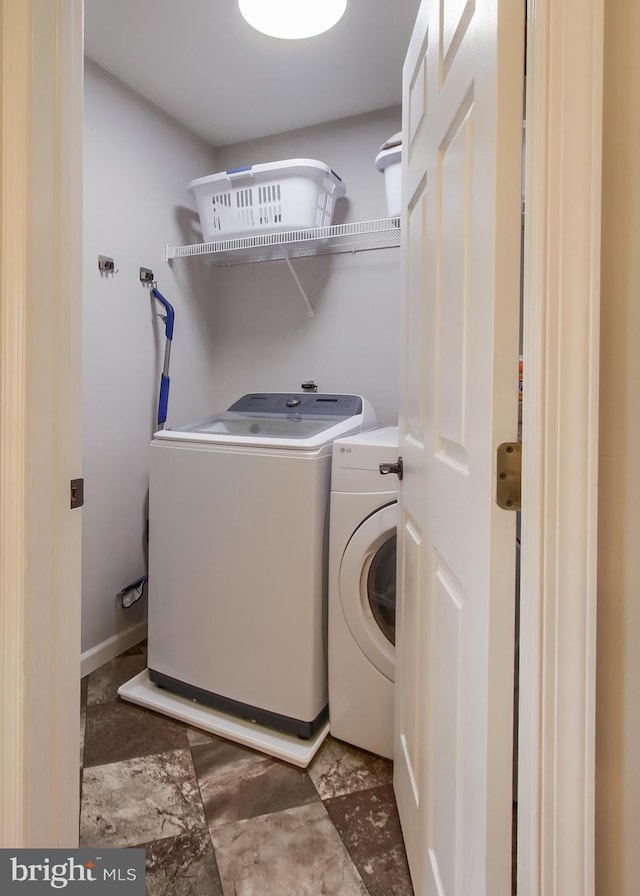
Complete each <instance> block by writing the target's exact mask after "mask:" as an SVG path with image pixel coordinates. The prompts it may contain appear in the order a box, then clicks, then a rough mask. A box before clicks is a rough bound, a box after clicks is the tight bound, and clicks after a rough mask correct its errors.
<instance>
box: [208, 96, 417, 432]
mask: <svg viewBox="0 0 640 896" xmlns="http://www.w3.org/2000/svg"><path fill="white" fill-rule="evenodd" d="M400 127H401V112H400V107H394V108H391V109H384V110H381V111H379V112H374V113H370V114H366V115H359V116H356V117H353V118H348V119H342V120H340V121H335V122H331V123H329V124H324V125H318V126H316V127H311V128H304V129H301V130H297V131H291V132H289V133H286V134H279V135H277V136H273V137H266V138H262V139H260V140H254V141H248V142H245V143H241V144H236V145H234V146H227V147H224V148H223V149H218V150H217V162H218V163H219V167H220V169H221V170H222V169H226V168H231V167H236V166H240V165H247V164H257V163H259V162H270V161H275V160H279V159H292V158H293V159H295V158H309V159H318V160H319V161H322V162H325V163H326V164H327V165H329V166H330V167H331V168H333V169H334V170H335V171H336V172H337V173H338V174H339V175H340V177H342V178H343V180H344V181H345V183H346V185H347V197H346V198H345V199H342V200H340V201H339V202H338V204H337V209H336V214H335V216H334V223H343V222H352V221H364V220H369V219H372V218H380V217H386V214H387V208H386V199H385V191H384V177H383V175H382V174H380V173H379V172H378V171H376V169H375V166H374V159H375V156H376V154H377V152H378V149H379V148H380V146H381V144H382V143H384V141H385V140H386V139H387V138H388V137H389V136H390V135H391V134H393V133H395V132H396V131H398V130H400ZM191 261H192V262H193V261H195V259H192V260H191ZM196 264H197V262H196ZM201 264H204V262H201ZM294 265H295V269H296V272H297V274H298V276H299V278H300V280H301V282H302V284H303V286H304V288H305V290H306V292H307V295H308V297H309V300H310V301H311V304H312V305H313V307H314V312H315V316H314V317H313V318H308V317H307V312H306V308H305V306H304V304H303V301H302V299H301V297H300V294H299V292H298V290H297V287H296V285H295V283H294V281H293V278H292V277H291V274H290V273H289V271H288V269H287V267H286V265H285V263H284V262H273V263H271V262H270V263H267V264H252V265H242V266H233V267H228V268H216V269H214V270H213V271H212V274H213V277H214V280H213V281H212V282H213V283H214V284H215V298H214V302H213V307H214V310H213V319H214V327H215V332H214V334H213V336H212V339H213V349H214V370H215V380H216V382H215V395H216V399H217V401H218V403H219V404H220V405H221V406H222V405H225V406H226V405H227V404H229V403H230V402H231V401H233V400H234V399H235V398H237V397H238V396H239V395H240V394H242V393H244V392H249V391H253V390H255V389H262V390H273V391H280V390H284V391H288V390H296V389H299V387H300V383H302V382H303V380H306V379H314V380H315V381H316V383H317V384H318V386H319V388H320V390H321V391H324V392H334V391H335V392H355V393H361V394H363V395H364V396H366V397H367V398H368V399H369V400H370V401H371V402H372V403H373V404H374V407H375V408H376V410H377V413H378V417H379V419H380V422H381V423H383V424H391V423H396V422H397V414H398V412H397V404H398V339H399V327H398V315H399V309H400V291H401V277H400V254H399V249H385V250H381V251H376V252H363V253H359V254H357V255H348V256H334V257H323V258H314V259H300V260H298V261H296V262H294Z"/></svg>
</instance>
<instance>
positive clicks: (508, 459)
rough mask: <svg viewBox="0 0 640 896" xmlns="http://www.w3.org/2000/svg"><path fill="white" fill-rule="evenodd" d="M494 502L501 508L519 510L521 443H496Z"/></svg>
mask: <svg viewBox="0 0 640 896" xmlns="http://www.w3.org/2000/svg"><path fill="white" fill-rule="evenodd" d="M497 468H498V478H497V486H496V503H497V505H498V507H501V508H502V509H503V510H520V499H521V495H522V443H521V442H503V443H502V445H498V463H497Z"/></svg>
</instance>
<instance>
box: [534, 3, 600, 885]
mask: <svg viewBox="0 0 640 896" xmlns="http://www.w3.org/2000/svg"><path fill="white" fill-rule="evenodd" d="M603 36H604V0H562V2H558V0H529V2H528V35H527V68H528V77H527V92H526V93H527V95H526V107H527V114H526V119H527V124H526V160H525V222H526V223H525V243H524V276H523V281H524V303H523V304H524V349H523V351H524V364H525V367H524V402H523V493H522V504H523V512H522V566H521V616H520V625H521V629H520V631H521V638H520V702H519V713H520V721H519V769H518V772H519V787H518V894H519V896H540V894H544V896H552V894H553V896H563V894H566V893H569V892H570V893H572V894H575V896H583V894H584V896H592V894H593V893H594V852H595V849H594V846H595V836H594V816H595V797H594V778H595V709H596V699H595V656H596V652H595V635H596V575H597V544H598V542H597V519H598V505H597V482H598V406H599V400H598V390H599V313H600V223H601V145H602V94H603Z"/></svg>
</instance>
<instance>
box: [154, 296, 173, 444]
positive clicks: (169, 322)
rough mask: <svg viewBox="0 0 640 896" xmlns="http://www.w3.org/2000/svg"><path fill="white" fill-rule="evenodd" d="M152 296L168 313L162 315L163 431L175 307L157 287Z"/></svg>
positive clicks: (160, 409) (160, 408) (160, 415)
mask: <svg viewBox="0 0 640 896" xmlns="http://www.w3.org/2000/svg"><path fill="white" fill-rule="evenodd" d="M151 295H152V296H153V297H154V299H157V301H158V302H160V304H161V305H162V306H163V308H164V309H165V311H166V312H167V313H166V315H161V317H162V320H163V321H164V332H165V337H166V339H165V344H164V364H163V365H162V376H161V378H160V399H159V401H158V427H159V428H160V429H163V428H164V424H165V422H166V419H167V405H168V403H169V359H170V358H171V340H172V339H173V321H174V319H175V312H174V310H173V306H172V305H170V304H169V302H168V301H167V300H166V299H165V297H164V296H163V295H162V293H161V292H159V291H158V289H156V287H155V286H153V287H152V288H151Z"/></svg>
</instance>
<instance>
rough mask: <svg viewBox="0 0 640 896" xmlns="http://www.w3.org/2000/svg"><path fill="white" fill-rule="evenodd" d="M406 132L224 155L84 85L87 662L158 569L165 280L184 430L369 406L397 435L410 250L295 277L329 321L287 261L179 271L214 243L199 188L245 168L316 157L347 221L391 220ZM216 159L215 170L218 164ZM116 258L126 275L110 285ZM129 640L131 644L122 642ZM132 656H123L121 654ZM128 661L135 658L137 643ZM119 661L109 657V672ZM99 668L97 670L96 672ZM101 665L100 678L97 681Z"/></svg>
mask: <svg viewBox="0 0 640 896" xmlns="http://www.w3.org/2000/svg"><path fill="white" fill-rule="evenodd" d="M400 126H401V114H400V109H399V107H397V108H392V109H386V110H382V111H380V112H376V113H371V114H368V115H362V116H357V117H355V118H351V119H345V120H342V121H337V122H333V123H330V124H328V125H322V126H317V127H313V128H306V129H303V130H299V131H294V132H291V133H288V134H281V135H278V136H275V137H269V138H264V139H261V140H257V141H252V142H248V143H243V144H240V145H237V146H229V147H225V148H224V149H219V150H217V151H216V152H215V154H214V150H213V149H212V148H211V147H209V146H208V145H207V144H206V143H204V142H203V141H201V140H200V139H199V138H197V137H195V136H194V135H193V134H191V133H190V132H188V131H186V130H185V129H184V128H182V127H181V126H180V125H178V124H177V123H176V122H175V121H173V120H172V119H171V118H169V117H168V116H166V115H165V114H164V113H162V112H160V111H159V110H157V109H156V108H155V107H153V106H152V105H150V104H149V103H147V102H146V101H145V100H143V99H142V98H141V97H139V96H138V95H137V94H135V93H134V92H132V91H131V90H130V89H129V88H127V87H125V86H124V85H123V84H121V83H120V82H119V81H117V80H116V79H114V78H113V77H111V76H110V75H109V74H107V73H106V72H104V71H103V70H102V69H100V68H99V67H98V66H96V65H95V64H94V63H92V62H87V65H86V83H85V148H84V152H85V172H84V181H85V200H84V201H85V243H84V258H85V271H84V290H85V295H84V322H83V353H84V356H83V364H84V370H83V408H82V413H83V428H84V461H83V470H84V476H85V483H86V484H85V507H84V510H83V514H84V525H83V614H82V615H83V618H82V632H83V640H82V649H83V652H84V654H85V661H87V662H88V660H87V652H89V653H91V652H93V651H94V650H95V649H96V648H97V647H98V646H99V645H101V644H102V645H104V643H105V642H107V641H108V639H114V638H117V637H118V636H119V635H120V636H122V637H126V631H127V629H129V627H130V626H132V625H135V624H137V623H143V622H144V619H145V615H146V602H145V601H140V602H139V603H137V604H135V605H134V606H133V607H132V608H131V609H130V610H123V609H122V608H121V606H120V602H119V600H118V599H117V598H116V595H117V594H118V591H119V590H120V588H122V587H123V586H124V585H126V584H128V583H129V582H131V581H133V580H134V579H136V578H137V577H139V576H141V575H142V574H144V572H145V571H146V559H145V521H146V510H147V486H148V459H147V458H148V454H147V452H148V444H149V440H150V437H151V435H152V432H153V430H154V426H155V415H156V411H157V402H158V384H159V374H160V369H161V366H162V357H163V351H164V327H163V324H162V322H161V321H160V320H159V319H158V318H157V317H154V316H153V314H154V312H155V311H159V310H160V309H159V307H156V306H155V305H154V303H153V302H152V300H151V298H150V296H149V290H148V288H147V287H145V286H143V285H141V284H140V282H139V279H138V269H139V267H140V266H144V267H149V268H152V269H153V271H154V273H155V275H156V277H157V279H158V287H159V289H160V291H161V292H162V293H163V294H164V295H165V296H166V297H167V298H168V299H169V301H171V302H172V304H173V305H174V307H175V310H176V328H175V335H174V340H173V348H172V356H171V371H170V372H171V392H170V397H169V415H168V416H169V419H168V425H174V426H175V425H180V424H182V423H185V422H189V421H193V420H197V419H199V418H202V417H204V416H206V415H207V414H208V413H211V412H212V411H214V410H219V409H221V408H223V407H226V406H227V405H229V404H230V403H231V402H232V401H234V400H235V399H236V398H238V397H239V396H240V395H241V394H243V393H244V392H248V391H253V390H256V389H260V390H275V391H278V390H286V391H288V390H298V389H299V387H300V383H301V382H302V381H303V380H306V379H315V380H316V382H317V383H318V386H319V388H320V389H321V390H322V391H327V392H330V391H340V392H356V393H361V394H363V395H365V396H366V397H367V398H369V400H370V401H372V403H373V404H374V407H375V408H376V410H377V413H378V416H379V420H380V422H381V423H382V424H388V423H395V422H396V421H397V398H398V333H399V330H398V312H399V304H400V288H401V278H400V262H399V250H398V249H387V250H383V251H379V252H366V253H360V254H357V255H355V256H354V255H350V256H344V257H342V256H341V257H323V258H315V259H305V260H300V261H298V262H295V263H294V264H295V266H296V270H297V272H298V276H299V277H300V279H301V281H302V282H303V284H304V286H305V289H306V290H307V293H308V295H309V298H310V299H311V302H312V304H313V305H314V309H315V316H314V317H313V318H312V319H310V318H308V317H307V313H306V307H305V306H304V304H303V301H302V299H301V297H300V295H299V293H298V291H297V288H296V286H295V283H294V281H293V279H292V277H291V275H290V273H289V271H288V269H287V268H286V266H285V265H284V263H282V262H276V263H269V264H252V265H242V266H234V267H231V268H229V267H226V268H218V267H216V266H215V265H213V264H212V263H211V261H210V260H207V259H199V258H187V259H178V260H175V261H174V262H172V264H171V265H170V266H169V265H167V264H166V263H165V262H164V245H165V243H171V244H175V245H181V244H185V243H191V242H197V241H198V240H199V222H198V220H197V215H196V214H195V212H194V211H193V208H194V206H193V203H192V200H191V198H190V196H189V195H188V194H187V192H186V190H185V186H186V184H187V182H188V181H189V180H191V179H193V178H196V177H200V176H203V175H205V174H209V173H212V172H214V171H217V170H223V169H225V168H228V167H233V166H237V165H243V164H248V163H252V162H254V163H256V162H261V161H272V160H276V159H284V158H315V159H320V160H321V161H324V162H326V163H327V164H329V165H330V166H331V167H332V168H334V170H336V171H337V172H338V173H339V174H340V176H341V177H342V178H343V179H344V180H345V182H346V184H347V199H345V200H341V202H340V203H339V204H338V208H337V211H336V215H335V217H334V222H335V223H338V222H343V221H358V220H368V219H371V218H377V217H385V216H386V213H387V210H386V200H385V191H384V178H383V176H382V175H381V174H379V173H378V172H377V171H376V170H375V166H374V158H375V155H376V153H377V151H378V149H379V147H380V145H381V144H382V143H383V142H384V141H385V140H386V138H387V137H389V136H390V135H391V134H392V133H394V132H395V131H397V130H399V129H400ZM214 159H215V161H214ZM99 254H103V255H109V256H112V257H114V259H115V264H116V268H117V269H118V273H116V274H112V275H111V274H110V275H103V274H100V272H99V271H98V267H97V258H98V255H99ZM122 633H125V634H124V635H122ZM116 646H117V647H121V646H122V645H116V644H113V643H112V644H111V646H110V647H109V650H111V649H112V648H113V650H114V651H115V648H116ZM125 646H126V645H125ZM107 658H108V654H105V653H101V654H100V655H99V659H100V661H104V660H105V659H107ZM89 667H90V666H89ZM85 668H86V666H85Z"/></svg>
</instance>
